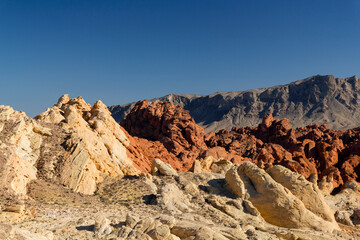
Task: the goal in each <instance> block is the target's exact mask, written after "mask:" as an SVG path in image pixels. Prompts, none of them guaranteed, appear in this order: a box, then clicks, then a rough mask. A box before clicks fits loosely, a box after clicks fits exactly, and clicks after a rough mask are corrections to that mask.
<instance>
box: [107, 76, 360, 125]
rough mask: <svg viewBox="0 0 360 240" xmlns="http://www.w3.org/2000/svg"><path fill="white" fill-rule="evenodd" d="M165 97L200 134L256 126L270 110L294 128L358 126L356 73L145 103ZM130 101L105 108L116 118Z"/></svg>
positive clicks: (359, 83) (359, 102)
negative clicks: (189, 118) (185, 114)
mask: <svg viewBox="0 0 360 240" xmlns="http://www.w3.org/2000/svg"><path fill="white" fill-rule="evenodd" d="M159 100H160V101H170V102H172V103H173V104H175V105H179V106H181V107H183V108H184V109H186V110H188V111H189V112H190V115H191V116H192V117H193V118H194V120H195V122H196V123H197V124H199V125H200V126H202V127H204V129H205V132H211V131H218V130H221V129H227V130H230V129H231V128H232V127H243V126H251V127H256V126H257V125H258V124H259V123H260V122H261V119H262V118H263V117H264V116H265V115H267V114H269V113H271V114H273V116H274V117H276V118H280V119H281V118H287V119H289V121H290V122H291V124H292V126H293V127H294V128H296V127H301V126H306V125H309V124H313V123H315V124H327V125H328V127H329V128H332V129H349V128H354V127H357V126H358V125H359V120H358V119H359V117H360V110H359V109H360V108H359V107H360V80H359V78H357V77H355V76H354V77H350V78H335V77H334V76H331V75H327V76H319V75H318V76H313V77H309V78H307V79H304V80H300V81H296V82H293V83H290V84H287V85H282V86H275V87H271V88H264V89H255V90H249V91H242V92H219V93H214V94H211V95H207V96H201V95H174V94H170V95H167V96H165V97H161V98H156V99H153V100H151V101H159ZM134 105H135V104H134V103H131V104H127V105H121V106H112V107H109V109H110V111H111V112H112V115H113V117H114V118H115V120H116V121H117V122H120V121H121V120H123V119H124V118H125V116H126V115H127V114H128V113H129V112H130V110H131V109H132V108H133V107H134Z"/></svg>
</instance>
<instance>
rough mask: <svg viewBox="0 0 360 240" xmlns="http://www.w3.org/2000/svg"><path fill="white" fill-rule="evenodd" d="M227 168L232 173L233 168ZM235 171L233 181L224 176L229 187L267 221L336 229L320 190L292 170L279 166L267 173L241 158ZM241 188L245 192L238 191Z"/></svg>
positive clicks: (320, 228)
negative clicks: (248, 202)
mask: <svg viewBox="0 0 360 240" xmlns="http://www.w3.org/2000/svg"><path fill="white" fill-rule="evenodd" d="M230 171H231V175H235V174H236V173H235V172H234V169H232V170H230ZM237 174H238V177H237V179H236V180H235V181H234V180H232V178H230V180H232V181H229V178H227V179H226V180H227V184H228V186H229V189H231V190H232V191H233V192H234V194H235V195H237V196H239V197H242V198H244V199H246V198H248V199H249V200H250V201H251V202H252V204H253V205H254V206H255V207H256V208H257V210H258V211H259V212H260V213H261V216H262V217H263V218H264V219H265V220H266V221H267V222H269V223H271V224H274V225H277V226H281V227H287V228H311V229H316V230H322V231H333V230H335V229H339V227H338V225H337V223H336V221H335V219H334V213H333V212H332V210H331V209H330V207H329V206H328V205H327V204H326V202H325V200H324V199H323V197H322V193H321V192H320V191H317V190H316V189H317V187H316V186H314V185H313V184H312V183H310V182H307V181H306V180H305V179H303V178H302V177H301V176H299V175H296V173H293V172H291V171H288V170H287V169H285V168H282V167H273V168H272V169H269V170H268V173H267V172H265V171H264V170H262V169H260V168H258V167H257V166H256V165H254V164H252V163H250V162H245V163H243V164H242V165H240V166H239V167H238V168H237ZM238 188H239V189H238ZM244 189H246V193H247V194H242V192H244ZM239 193H241V194H239ZM314 204H318V205H314Z"/></svg>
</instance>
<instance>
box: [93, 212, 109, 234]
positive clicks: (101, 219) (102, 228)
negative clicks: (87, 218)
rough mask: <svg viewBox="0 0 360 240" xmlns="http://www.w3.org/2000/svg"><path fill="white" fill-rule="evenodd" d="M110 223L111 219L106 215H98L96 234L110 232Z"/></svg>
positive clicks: (95, 226) (95, 227)
mask: <svg viewBox="0 0 360 240" xmlns="http://www.w3.org/2000/svg"><path fill="white" fill-rule="evenodd" d="M110 223H111V221H110V220H109V219H107V218H106V217H105V216H104V215H102V214H100V215H98V216H97V217H96V219H95V224H94V232H95V233H96V234H110V233H111V231H112V228H111V226H110Z"/></svg>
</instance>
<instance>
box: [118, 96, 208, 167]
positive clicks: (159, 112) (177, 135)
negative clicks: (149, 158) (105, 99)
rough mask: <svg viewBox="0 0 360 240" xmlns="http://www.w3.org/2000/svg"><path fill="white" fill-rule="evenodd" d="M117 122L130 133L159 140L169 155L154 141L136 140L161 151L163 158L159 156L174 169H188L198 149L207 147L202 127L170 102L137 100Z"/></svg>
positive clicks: (150, 139) (198, 151) (196, 155)
mask: <svg viewBox="0 0 360 240" xmlns="http://www.w3.org/2000/svg"><path fill="white" fill-rule="evenodd" d="M121 125H122V126H123V127H124V128H125V129H126V130H127V131H128V133H129V134H130V135H132V136H136V137H139V138H145V139H147V140H149V141H159V142H160V143H161V144H162V145H163V146H164V147H165V149H166V150H167V151H168V153H170V156H169V155H168V153H166V152H165V150H164V149H163V148H162V147H161V146H160V145H159V144H158V143H156V144H155V143H151V142H146V143H145V142H144V141H143V140H140V141H141V142H142V143H145V144H147V145H148V144H150V145H152V146H153V148H155V149H156V148H157V149H159V150H161V151H163V152H164V155H165V156H167V158H162V157H161V156H160V158H161V159H162V160H164V161H165V162H172V165H173V167H174V168H175V169H177V170H181V171H187V170H189V169H190V168H191V167H192V165H193V161H194V160H195V159H196V158H197V157H198V156H199V154H200V152H202V151H203V150H206V149H207V146H206V144H205V141H204V137H205V132H204V130H203V129H202V128H201V127H200V126H198V125H197V124H196V123H195V121H194V119H193V118H192V117H191V116H190V115H189V112H188V111H185V110H184V109H182V108H181V107H179V106H174V105H173V104H172V103H170V102H154V103H151V104H149V102H147V101H140V102H138V103H137V104H136V105H135V107H134V108H133V109H132V111H131V112H130V113H129V115H128V116H127V118H126V119H125V120H124V121H123V122H121ZM138 148H140V147H138ZM147 149H149V148H147ZM150 151H151V150H150ZM155 152H156V151H155ZM156 154H157V153H156ZM154 157H155V156H154ZM169 158H170V159H169ZM170 160H171V161H170ZM174 160H175V161H174Z"/></svg>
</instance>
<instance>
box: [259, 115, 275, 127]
mask: <svg viewBox="0 0 360 240" xmlns="http://www.w3.org/2000/svg"><path fill="white" fill-rule="evenodd" d="M274 120H275V119H274V117H273V115H272V113H269V114H267V115H266V116H265V117H264V118H263V120H262V125H264V126H266V127H267V128H268V127H270V126H271V124H272V122H273V121H274Z"/></svg>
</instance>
